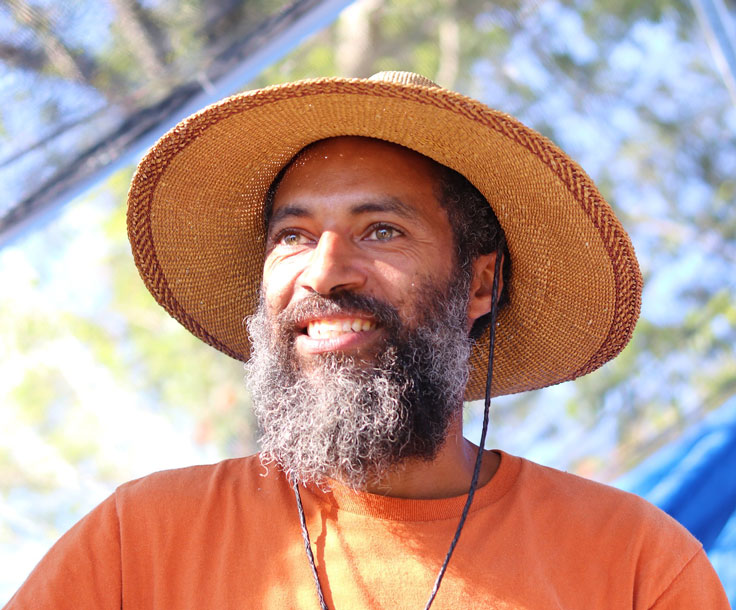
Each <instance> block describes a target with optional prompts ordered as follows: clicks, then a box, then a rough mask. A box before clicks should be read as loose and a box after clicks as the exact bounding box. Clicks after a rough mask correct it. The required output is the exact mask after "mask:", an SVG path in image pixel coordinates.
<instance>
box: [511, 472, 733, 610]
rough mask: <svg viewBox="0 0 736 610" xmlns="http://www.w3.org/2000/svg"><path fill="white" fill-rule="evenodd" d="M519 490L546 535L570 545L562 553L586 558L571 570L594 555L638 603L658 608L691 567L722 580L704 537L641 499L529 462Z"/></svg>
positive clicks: (559, 546) (600, 570)
mask: <svg viewBox="0 0 736 610" xmlns="http://www.w3.org/2000/svg"><path fill="white" fill-rule="evenodd" d="M514 493H515V494H516V495H517V496H518V497H517V501H520V502H522V503H523V504H525V505H526V506H528V507H529V510H530V511H531V513H532V514H533V515H534V518H533V520H534V521H535V522H536V523H537V524H539V527H540V528H542V529H543V530H544V531H543V532H542V535H544V536H545V537H546V538H547V539H548V540H550V541H552V542H551V544H553V545H556V548H557V549H558V551H559V550H561V549H565V552H564V553H558V555H557V556H558V557H565V558H566V559H565V561H567V562H568V563H574V562H576V561H577V558H580V559H581V561H582V563H581V564H580V565H576V566H572V565H571V566H570V569H575V570H579V571H580V573H585V572H586V570H589V569H590V558H596V563H597V569H598V574H599V575H602V574H608V575H609V577H610V578H613V575H614V574H616V578H618V579H620V580H619V582H618V584H617V587H624V586H625V587H626V588H627V589H628V590H630V591H632V592H633V597H634V602H635V603H634V607H635V608H650V607H652V606H653V604H654V603H655V602H656V601H657V600H659V599H660V598H662V596H664V595H665V594H666V592H667V591H668V590H669V589H670V587H674V586H675V584H676V583H677V582H678V580H679V579H681V578H682V575H683V574H689V573H690V571H691V570H693V566H699V569H698V570H697V572H698V573H699V574H702V573H704V572H707V573H708V574H709V578H711V581H709V582H712V583H715V585H717V584H718V579H717V577H716V576H715V574H714V572H713V569H712V567H710V564H709V563H708V561H707V559H706V558H705V554H704V551H703V548H702V545H701V544H700V542H699V541H698V540H697V539H696V538H695V537H694V536H693V535H692V534H690V532H689V531H688V530H687V529H686V528H685V527H684V526H683V525H681V524H680V523H679V522H677V521H676V520H675V519H673V518H672V517H671V516H670V515H668V514H667V513H665V512H664V511H662V510H661V509H659V508H658V507H656V506H654V505H653V504H651V503H650V502H648V501H647V500H645V499H644V498H641V497H640V496H637V495H635V494H632V493H629V492H626V491H623V490H620V489H617V488H615V487H611V486H609V485H605V484H602V483H598V482H595V481H591V480H588V479H585V478H582V477H580V476H577V475H574V474H570V473H567V472H562V471H559V470H555V469H553V468H548V467H545V466H541V465H539V464H535V463H533V462H530V461H527V460H522V462H521V467H520V470H519V477H518V480H517V485H516V486H515V489H514ZM545 524H547V525H545ZM538 533H539V532H538ZM586 563H587V565H586ZM598 578H600V576H599V577H598ZM713 579H715V580H714V581H713ZM715 585H714V586H715ZM718 588H719V587H718V586H715V589H714V590H717V589H718ZM675 589H677V587H675ZM657 607H659V606H657Z"/></svg>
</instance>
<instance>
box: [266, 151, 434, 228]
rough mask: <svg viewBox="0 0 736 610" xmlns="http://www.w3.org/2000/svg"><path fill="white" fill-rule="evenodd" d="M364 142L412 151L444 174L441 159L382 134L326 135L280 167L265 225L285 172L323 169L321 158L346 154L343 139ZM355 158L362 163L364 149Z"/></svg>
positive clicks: (432, 168)
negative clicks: (340, 145)
mask: <svg viewBox="0 0 736 610" xmlns="http://www.w3.org/2000/svg"><path fill="white" fill-rule="evenodd" d="M356 141H358V142H361V144H362V145H364V146H365V148H366V149H368V148H384V149H395V150H397V151H402V152H403V153H405V154H406V153H408V154H409V155H410V156H412V157H414V158H415V160H419V161H420V162H421V163H426V164H427V166H428V167H429V168H430V171H431V172H432V173H433V174H434V175H435V176H436V178H437V180H438V181H439V179H440V176H441V175H442V173H443V170H444V169H446V168H445V167H444V166H443V165H441V164H439V163H437V162H436V161H434V160H433V159H430V158H429V157H427V156H425V155H423V154H421V153H418V152H416V151H414V150H411V149H410V148H406V147H405V146H401V145H399V144H394V143H392V142H387V141H385V140H380V139H378V138H368V137H364V136H337V137H334V138H325V139H323V140H317V141H316V142H312V143H311V144H308V145H307V146H305V147H304V148H302V149H301V150H300V151H299V152H298V153H296V155H294V156H293V157H292V158H291V160H290V161H289V162H288V163H287V164H286V165H285V166H284V167H283V168H282V169H281V171H279V173H278V174H277V175H276V178H274V180H273V182H272V183H271V186H270V187H269V189H268V192H267V193H266V199H265V202H264V214H263V218H264V223H265V229H266V230H267V229H268V226H269V224H270V222H271V216H272V214H273V204H274V199H275V197H276V193H277V191H278V189H279V185H280V184H281V182H282V180H283V179H284V177H285V176H287V175H288V174H289V173H290V172H291V171H292V170H293V169H295V168H297V167H300V168H301V167H304V166H305V165H307V164H309V166H311V167H312V168H313V169H314V171H320V166H319V161H320V160H326V161H329V160H331V159H333V158H334V157H335V156H338V157H342V156H344V155H345V154H346V153H345V152H344V151H342V150H340V147H339V144H340V143H341V142H345V144H347V143H349V142H356ZM335 144H338V147H337V148H335V146H334V145H335ZM351 154H352V156H353V158H354V159H355V162H356V163H360V161H361V155H360V153H358V154H355V153H351Z"/></svg>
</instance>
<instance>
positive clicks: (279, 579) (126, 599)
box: [7, 453, 729, 610]
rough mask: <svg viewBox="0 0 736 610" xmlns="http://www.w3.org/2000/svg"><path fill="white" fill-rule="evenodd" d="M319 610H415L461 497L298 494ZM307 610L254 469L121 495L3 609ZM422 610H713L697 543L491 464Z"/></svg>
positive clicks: (308, 594)
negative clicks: (322, 604) (322, 609)
mask: <svg viewBox="0 0 736 610" xmlns="http://www.w3.org/2000/svg"><path fill="white" fill-rule="evenodd" d="M302 499H303V502H304V509H305V512H306V517H307V524H308V528H309V532H310V536H311V539H312V546H313V550H314V556H315V561H316V563H317V566H318V569H319V573H320V579H321V582H322V586H323V589H324V592H325V597H326V601H327V604H328V606H329V607H330V608H331V609H337V610H343V609H346V610H347V609H355V608H391V609H396V608H409V609H413V608H423V607H424V605H425V604H426V601H427V599H428V597H429V593H430V591H431V589H432V585H433V583H434V580H435V578H436V576H437V572H438V570H439V567H440V565H441V563H442V560H443V559H444V557H445V554H446V552H447V548H448V545H449V543H450V540H451V539H452V536H453V534H454V531H455V528H456V526H457V522H458V518H459V515H460V512H461V510H462V507H463V504H464V502H465V497H464V496H461V497H457V498H449V499H442V500H407V499H397V498H389V497H383V496H376V495H371V494H362V493H356V492H352V491H350V490H348V489H345V488H343V487H341V486H339V485H335V486H334V487H333V489H332V491H330V492H323V491H320V490H318V489H307V490H303V491H302ZM20 608H24V609H25V608H28V609H31V608H32V609H34V610H42V609H47V608H48V609H51V608H54V609H55V610H58V609H65V608H68V609H70V610H72V609H73V610H85V609H95V610H105V609H108V608H109V609H110V610H112V609H113V608H115V609H119V608H130V609H136V610H139V609H141V610H142V609H154V608H155V609H160V610H179V609H184V608H187V609H197V610H205V609H216V610H226V609H231V608H232V609H235V608H237V609H243V608H279V609H280V608H306V609H309V608H315V609H317V608H319V604H318V601H317V596H316V593H315V586H314V581H313V579H312V574H311V571H310V567H309V564H308V562H307V559H306V554H305V552H304V546H303V541H302V535H301V531H300V527H299V518H298V513H297V509H296V503H295V499H294V495H293V492H292V490H291V488H290V486H289V484H288V482H287V481H286V479H285V478H284V476H283V475H282V474H281V473H280V472H279V471H278V470H277V469H276V468H275V467H272V468H270V469H269V470H268V471H267V470H266V469H264V467H263V466H262V465H261V464H260V462H259V460H258V458H257V457H255V456H252V457H249V458H242V459H235V460H228V461H225V462H222V463H220V464H216V465H213V466H196V467H193V468H186V469H182V470H173V471H166V472H159V473H157V474H153V475H151V476H148V477H145V478H143V479H139V480H137V481H132V482H130V483H127V484H125V485H122V486H121V487H120V488H118V490H117V491H116V492H115V493H114V494H113V495H112V496H111V497H110V498H108V499H107V500H105V501H104V502H103V503H102V504H101V505H100V506H98V507H97V508H96V509H95V510H93V511H92V512H91V513H90V514H89V515H87V516H86V517H85V518H84V519H82V521H80V522H79V523H78V524H77V525H75V526H74V527H73V528H72V529H71V530H70V531H69V532H68V533H67V534H65V535H64V536H63V537H62V538H61V539H60V540H59V542H58V543H57V544H56V545H55V546H54V547H53V548H52V549H51V551H49V553H48V554H47V555H46V557H45V558H44V559H43V560H42V561H41V562H40V563H39V565H38V566H37V567H36V569H35V570H34V571H33V572H32V573H31V575H30V576H29V578H28V580H27V581H26V583H25V584H24V585H23V586H22V587H21V589H20V590H19V591H18V593H16V595H15V596H14V597H13V599H11V601H10V603H9V604H8V606H7V609H8V610H17V609H20ZM433 608H435V609H437V610H439V609H440V608H496V609H499V610H501V609H503V610H512V609H513V610H534V609H540V610H541V609H543V610H551V609H556V608H560V609H562V608H564V609H567V610H573V609H577V610H595V609H605V610H616V609H624V608H626V609H632V608H636V609H641V610H645V609H657V610H663V609H665V608H673V609H674V608H677V609H683V608H687V609H690V608H697V609H702V610H705V609H706V608H708V609H709V610H720V609H728V608H729V604H728V601H727V600H726V597H725V594H724V592H723V588H722V587H721V585H720V582H719V581H718V577H717V576H716V574H715V572H714V571H713V569H712V567H711V566H710V564H709V563H708V560H707V558H706V556H705V554H704V553H703V550H702V548H701V545H700V544H699V543H698V542H697V541H696V540H695V539H694V538H693V537H692V536H690V534H689V533H688V532H687V531H686V530H685V529H684V528H683V527H682V526H680V525H679V524H678V523H676V522H675V521H674V520H673V519H671V518H670V517H668V516H667V515H665V514H664V513H663V512H661V511H660V510H658V509H657V508H655V507H653V506H652V505H651V504H649V503H647V502H646V501H644V500H642V499H640V498H638V497H636V496H633V495H631V494H627V493H624V492H621V491H618V490H616V489H613V488H610V487H607V486H604V485H600V484H598V483H594V482H591V481H587V480H585V479H581V478H579V477H576V476H574V475H570V474H566V473H562V472H559V471H556V470H553V469H550V468H545V467H543V466H539V465H537V464H534V463H532V462H529V461H526V460H523V459H520V458H517V457H514V456H511V455H508V454H505V453H502V454H501V465H500V467H499V470H498V472H497V473H496V474H495V476H494V477H493V479H492V480H491V481H490V482H489V483H488V484H487V485H485V486H484V487H482V488H481V489H479V490H478V492H477V493H476V496H475V500H474V502H473V507H472V510H471V513H470V515H469V517H468V520H467V522H466V525H465V528H464V530H463V532H462V536H461V537H460V542H459V544H458V546H457V548H456V550H455V554H454V555H453V557H452V560H451V561H450V564H449V567H448V570H447V573H446V575H445V578H444V580H443V582H442V586H441V587H440V590H439V594H438V595H437V598H436V600H435V603H434V605H433Z"/></svg>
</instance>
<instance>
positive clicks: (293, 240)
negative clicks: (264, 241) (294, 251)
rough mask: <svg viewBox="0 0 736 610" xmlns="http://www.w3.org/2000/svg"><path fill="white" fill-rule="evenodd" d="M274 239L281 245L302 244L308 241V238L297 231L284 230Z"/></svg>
mask: <svg viewBox="0 0 736 610" xmlns="http://www.w3.org/2000/svg"><path fill="white" fill-rule="evenodd" d="M273 241H274V243H275V244H277V245H280V246H300V245H302V244H303V243H304V242H305V241H306V238H305V237H304V235H302V234H301V233H299V232H297V231H284V232H282V233H279V234H278V235H277V236H276V238H275V239H274V240H273Z"/></svg>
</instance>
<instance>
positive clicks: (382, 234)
mask: <svg viewBox="0 0 736 610" xmlns="http://www.w3.org/2000/svg"><path fill="white" fill-rule="evenodd" d="M400 234H401V233H400V231H399V230H398V229H395V228H394V227H392V226H390V225H378V226H376V227H374V228H373V230H372V231H371V232H370V233H368V236H367V239H373V240H376V241H389V240H391V239H393V238H394V237H397V236H399V235H400Z"/></svg>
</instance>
